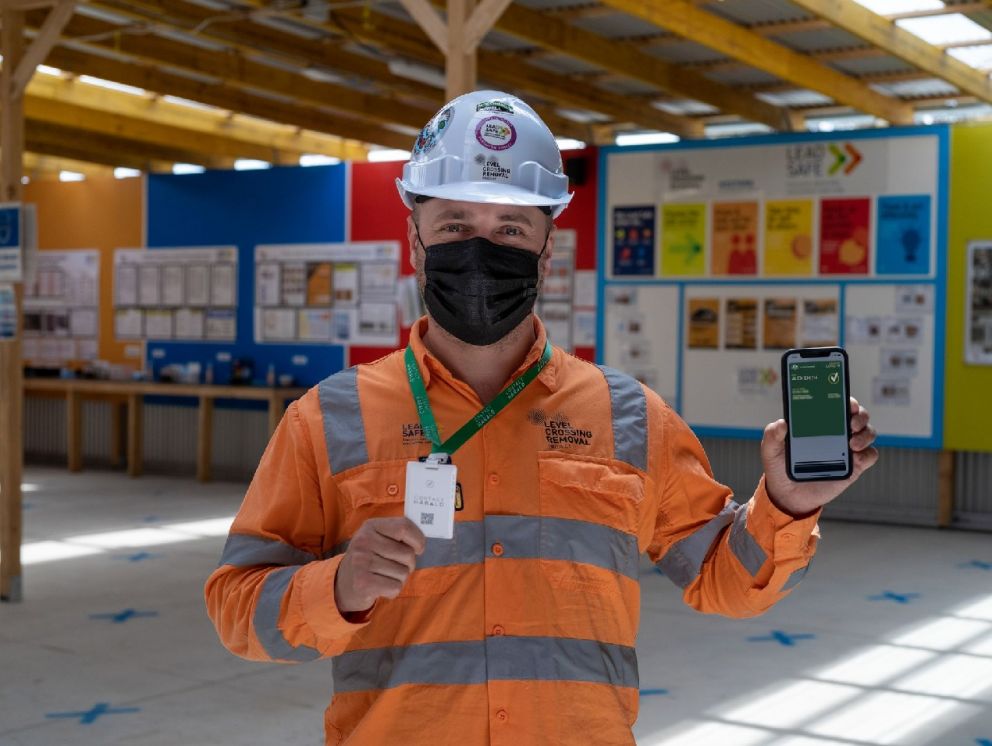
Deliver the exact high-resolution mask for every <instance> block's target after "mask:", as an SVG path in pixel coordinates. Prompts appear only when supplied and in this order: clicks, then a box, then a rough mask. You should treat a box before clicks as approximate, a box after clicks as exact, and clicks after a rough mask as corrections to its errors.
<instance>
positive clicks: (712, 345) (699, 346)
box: [689, 298, 720, 350]
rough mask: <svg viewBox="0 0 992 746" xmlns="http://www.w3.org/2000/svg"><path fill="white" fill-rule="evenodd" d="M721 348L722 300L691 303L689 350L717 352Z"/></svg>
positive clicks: (693, 300) (704, 299)
mask: <svg viewBox="0 0 992 746" xmlns="http://www.w3.org/2000/svg"><path fill="white" fill-rule="evenodd" d="M719 346H720V299H719V298H692V299H691V300H690V301H689V349H690V350H715V349H717V348H718V347H719Z"/></svg>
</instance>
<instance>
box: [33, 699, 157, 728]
mask: <svg viewBox="0 0 992 746" xmlns="http://www.w3.org/2000/svg"><path fill="white" fill-rule="evenodd" d="M133 712H141V708H140V707H111V706H110V703H109V702H97V703H96V704H95V705H93V707H92V708H91V709H89V710H82V711H80V712H46V713H45V717H46V718H49V719H50V720H75V719H76V718H79V724H80V725H90V724H91V723H93V722H95V721H96V720H97V718H100V717H102V716H104V715H127V714H130V713H133Z"/></svg>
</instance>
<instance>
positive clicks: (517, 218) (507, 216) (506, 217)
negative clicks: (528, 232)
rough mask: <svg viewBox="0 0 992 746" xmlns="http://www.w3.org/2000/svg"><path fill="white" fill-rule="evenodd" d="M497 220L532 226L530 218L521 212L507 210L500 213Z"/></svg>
mask: <svg viewBox="0 0 992 746" xmlns="http://www.w3.org/2000/svg"><path fill="white" fill-rule="evenodd" d="M498 220H500V221H502V222H505V223H523V224H524V225H526V226H528V227H530V228H533V227H534V224H533V223H532V222H531V221H530V218H529V217H527V214H526V213H523V212H507V213H504V214H503V215H500V216H499V218H498Z"/></svg>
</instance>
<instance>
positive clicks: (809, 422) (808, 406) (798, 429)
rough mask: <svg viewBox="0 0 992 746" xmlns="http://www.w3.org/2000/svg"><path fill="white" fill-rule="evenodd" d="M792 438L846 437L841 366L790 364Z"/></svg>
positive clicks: (833, 364) (835, 363) (827, 363)
mask: <svg viewBox="0 0 992 746" xmlns="http://www.w3.org/2000/svg"><path fill="white" fill-rule="evenodd" d="M789 378H790V383H791V391H792V394H791V396H792V402H791V410H792V413H791V423H790V430H791V432H792V437H793V438H809V437H814V436H821V435H846V434H847V421H846V417H847V408H846V407H845V406H844V370H843V369H842V368H841V362H840V361H839V360H836V361H818V362H794V363H790V364H789Z"/></svg>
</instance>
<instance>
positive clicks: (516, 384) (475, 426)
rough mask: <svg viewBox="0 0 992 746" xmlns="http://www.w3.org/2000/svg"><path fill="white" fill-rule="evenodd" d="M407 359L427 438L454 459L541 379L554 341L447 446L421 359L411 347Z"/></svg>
mask: <svg viewBox="0 0 992 746" xmlns="http://www.w3.org/2000/svg"><path fill="white" fill-rule="evenodd" d="M405 360H406V376H407V378H408V379H409V381H410V391H411V392H412V393H413V400H414V402H416V404H417V414H418V415H419V417H420V426H421V427H422V428H423V429H424V435H426V436H427V437H428V438H430V441H431V443H432V444H433V446H434V452H435V453H446V454H448V455H449V456H450V455H451V454H452V453H454V452H455V451H457V450H458V449H459V448H461V447H462V446H463V445H465V442H466V441H468V439H469V438H471V437H472V436H473V435H475V434H476V433H477V432H479V431H480V430H481V429H482V428H483V427H484V426H485V425H486V423H487V422H489V420H491V419H492V418H493V417H495V416H496V415H498V414H499V413H500V412H502V411H503V410H504V409H505V408H506V406H507V405H508V404H509V403H510V402H511V401H513V400H514V399H515V398H516V397H517V395H518V394H519V393H520V392H521V391H523V390H524V389H525V388H527V386H528V384H530V382H531V381H533V380H534V379H535V378H537V376H538V374H540V372H541V371H542V370H544V366H545V365H547V364H548V361H549V360H551V342H550V341H548V342H545V344H544V354H543V355H541V359H540V360H538V361H537V362H536V363H534V364H533V365H532V366H530V367H529V368H528V369H527V370H525V371H524V372H523V374H522V375H521V376H520V377H519V378H515V379H514V380H513V381H511V382H510V385H509V386H507V387H506V388H505V389H503V390H502V391H500V392H499V393H498V394H496V397H495V398H494V399H493V400H492V401H491V402H489V403H488V404H487V405H486V406H484V407H483V408H482V409H480V410H479V412H478V414H476V415H475V416H474V417H473V418H472V419H470V420H469V421H468V422H466V423H465V424H464V425H462V426H461V427H460V428H459V429H458V432H456V433H455V434H454V435H452V436H451V437H450V438H448V439H447V440H446V441H444V442H443V443H442V442H441V435H440V433H439V432H438V429H437V420H435V419H434V412H433V411H432V410H431V403H430V400H428V398H427V388H426V387H425V386H424V379H423V377H422V376H421V375H420V368H418V367H417V358H416V357H415V356H414V354H413V349H412V348H410V347H407V348H406V354H405Z"/></svg>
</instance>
